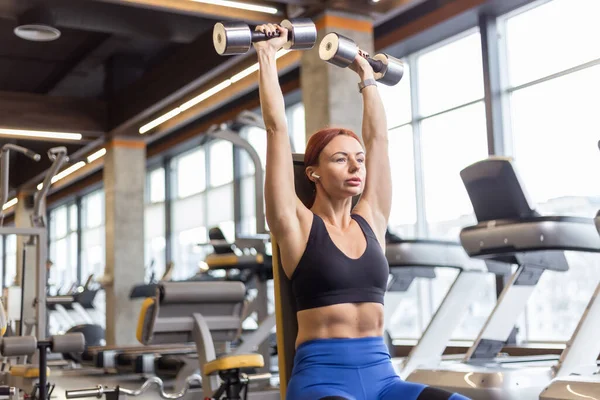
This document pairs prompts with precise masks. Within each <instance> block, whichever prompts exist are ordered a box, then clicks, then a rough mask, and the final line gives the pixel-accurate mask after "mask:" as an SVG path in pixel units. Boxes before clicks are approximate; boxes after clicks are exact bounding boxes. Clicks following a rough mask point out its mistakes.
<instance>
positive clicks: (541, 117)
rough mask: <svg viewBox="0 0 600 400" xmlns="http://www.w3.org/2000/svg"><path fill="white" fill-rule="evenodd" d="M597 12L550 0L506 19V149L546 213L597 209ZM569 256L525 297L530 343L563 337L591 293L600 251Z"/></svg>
mask: <svg viewBox="0 0 600 400" xmlns="http://www.w3.org/2000/svg"><path fill="white" fill-rule="evenodd" d="M599 14H600V2H598V1H596V0H577V1H572V0H553V1H548V2H544V3H541V4H540V5H538V6H536V7H533V8H529V9H525V10H519V11H517V12H515V13H513V14H510V15H507V16H506V17H504V18H502V19H501V20H500V21H501V24H500V26H501V28H502V29H503V33H504V35H503V36H504V38H505V40H504V41H503V42H502V44H503V45H504V48H503V50H504V53H506V55H507V57H506V60H504V61H505V65H506V82H505V87H504V97H505V99H506V102H505V103H506V104H507V105H508V109H507V110H506V113H507V117H508V118H507V119H508V120H509V121H510V124H507V126H506V127H505V131H506V138H507V142H508V143H509V146H507V147H508V149H507V150H508V152H509V153H510V154H511V155H512V156H513V157H514V159H515V163H516V166H517V168H518V171H519V173H520V175H521V178H522V180H523V182H524V185H525V186H526V188H527V190H528V193H529V195H530V197H531V199H532V201H533V202H534V205H535V207H536V208H537V210H538V211H539V212H541V213H542V214H559V215H575V216H583V217H593V216H594V215H595V214H596V212H597V211H598V209H600V195H599V194H600V179H598V176H599V175H600V152H599V151H598V146H597V142H598V129H597V127H598V126H599V125H600V117H599V116H598V108H599V106H600V91H598V88H599V87H600V65H599V64H600V63H599V61H600V47H599V46H595V45H584V44H583V43H586V42H589V39H590V38H593V37H600V25H599V24H598V23H597V15H599ZM556 21H561V22H560V24H561V29H558V30H557V29H556ZM532 26H535V29H530V28H531V27H532ZM578 43H579V44H581V45H577V44H578ZM558 54H559V55H560V56H557V55H558ZM568 259H569V261H570V263H571V265H570V270H569V271H568V272H565V273H559V272H548V273H546V274H544V275H543V276H542V279H541V280H540V282H539V284H538V287H537V288H536V291H535V293H534V294H533V296H532V299H531V300H530V302H529V304H528V307H527V311H526V313H525V324H524V326H522V329H525V332H522V333H523V336H522V337H524V338H526V339H527V340H529V341H564V340H567V339H568V338H569V337H570V335H571V334H572V332H573V330H574V329H575V326H576V325H577V322H578V321H579V319H580V317H581V314H582V312H583V310H584V308H585V307H586V305H587V303H588V301H589V299H590V297H591V294H592V292H593V290H594V288H595V286H596V283H597V282H598V279H599V278H600V262H599V260H598V257H596V256H593V255H582V254H569V255H568Z"/></svg>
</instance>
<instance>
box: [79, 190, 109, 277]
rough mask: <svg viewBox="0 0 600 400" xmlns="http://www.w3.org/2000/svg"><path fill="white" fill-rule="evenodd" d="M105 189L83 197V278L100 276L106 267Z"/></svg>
mask: <svg viewBox="0 0 600 400" xmlns="http://www.w3.org/2000/svg"><path fill="white" fill-rule="evenodd" d="M104 221H105V216H104V190H102V189H101V190H96V191H94V192H92V193H90V194H88V195H85V196H83V197H82V198H81V280H82V283H83V282H85V281H86V280H87V279H88V277H89V276H90V275H92V274H93V275H94V277H95V278H100V277H101V276H102V275H104V267H105V258H106V252H105V229H104V224H105V222H104Z"/></svg>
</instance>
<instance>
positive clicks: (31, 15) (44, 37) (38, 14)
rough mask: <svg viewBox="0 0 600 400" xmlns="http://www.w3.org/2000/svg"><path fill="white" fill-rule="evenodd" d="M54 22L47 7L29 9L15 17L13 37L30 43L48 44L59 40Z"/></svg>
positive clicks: (58, 31) (58, 33) (58, 32)
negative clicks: (15, 25)
mask: <svg viewBox="0 0 600 400" xmlns="http://www.w3.org/2000/svg"><path fill="white" fill-rule="evenodd" d="M55 26H56V20H55V18H54V15H53V13H52V11H51V10H50V9H48V8H47V7H42V6H40V7H33V8H29V9H28V10H27V11H25V12H24V13H22V14H20V15H19V16H18V17H17V27H16V28H15V29H14V31H13V32H14V33H15V35H17V36H18V37H20V38H21V39H24V40H30V41H32V42H50V41H53V40H56V39H58V38H60V30H58V29H57V28H56V27H55Z"/></svg>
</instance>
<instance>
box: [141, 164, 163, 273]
mask: <svg viewBox="0 0 600 400" xmlns="http://www.w3.org/2000/svg"><path fill="white" fill-rule="evenodd" d="M165 183H166V182H165V169H164V168H162V167H160V168H155V169H152V170H150V171H149V172H148V174H147V176H146V196H145V197H146V201H145V202H146V205H145V208H144V261H145V265H146V274H145V280H146V281H147V282H149V281H150V280H151V279H152V276H154V278H155V279H156V280H158V279H160V278H161V277H162V276H163V274H164V273H165V267H166V265H165V262H166V261H167V260H166V248H167V243H166V239H165V223H166V221H165V200H166V198H165Z"/></svg>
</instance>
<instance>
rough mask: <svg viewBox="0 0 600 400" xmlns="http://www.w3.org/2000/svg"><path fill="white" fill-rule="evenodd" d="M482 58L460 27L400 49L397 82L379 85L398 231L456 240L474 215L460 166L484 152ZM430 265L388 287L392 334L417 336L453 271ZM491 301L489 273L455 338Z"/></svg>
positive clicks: (474, 37) (476, 324) (476, 322)
mask: <svg viewBox="0 0 600 400" xmlns="http://www.w3.org/2000/svg"><path fill="white" fill-rule="evenodd" d="M450 59H460V60H461V62H460V63H448V62H447V60H450ZM481 60H482V57H481V43H480V35H479V32H478V31H471V32H466V33H464V34H462V35H460V36H459V37H455V38H451V39H449V40H447V41H445V42H443V43H440V44H438V45H435V46H433V47H432V48H428V49H424V50H422V51H420V52H419V53H416V54H413V55H409V56H407V57H406V58H405V65H406V67H405V71H406V72H405V74H404V77H403V79H402V81H401V82H400V84H398V85H396V86H394V87H386V86H383V85H380V87H379V88H380V89H379V90H380V93H381V95H382V98H383V100H384V104H385V106H386V114H387V120H388V128H389V129H390V131H389V138H390V145H389V148H390V162H391V165H392V179H393V203H392V204H393V207H392V212H391V215H390V221H389V228H390V230H391V231H392V232H394V233H396V234H398V235H400V236H401V237H404V238H414V237H424V238H434V239H445V240H451V241H457V240H458V235H459V232H460V230H461V228H462V227H464V226H466V225H470V224H473V223H474V222H475V218H474V215H473V208H472V206H471V203H470V201H469V198H468V196H467V193H466V191H465V189H464V186H463V183H462V181H461V179H460V171H461V170H462V169H463V168H464V167H466V166H467V165H469V164H471V163H473V162H475V161H479V160H481V159H484V158H486V157H487V154H488V148H487V136H486V121H485V108H484V103H483V96H484V90H483V72H482V61H481ZM415 155H417V156H415ZM435 272H436V275H437V277H436V278H435V279H433V280H423V279H417V280H415V281H414V282H413V284H412V286H411V287H410V288H409V290H408V291H407V292H406V293H395V292H390V293H388V294H387V296H386V326H387V329H388V330H389V332H390V334H391V336H392V337H393V338H413V339H416V338H419V337H420V336H421V333H422V332H423V330H424V329H425V328H426V327H427V324H428V323H429V321H430V320H431V318H432V316H433V314H434V313H435V311H436V310H437V308H438V306H439V305H440V303H441V302H442V300H443V299H444V296H445V294H446V292H447V291H448V289H449V288H450V286H451V285H452V282H453V281H454V280H455V279H456V276H457V271H455V270H449V269H444V268H436V271H435ZM494 302H495V285H494V276H493V275H490V276H489V277H488V280H487V284H486V285H485V286H484V287H483V288H481V297H480V298H479V301H478V302H477V303H476V304H473V305H471V306H470V308H469V312H468V315H467V316H466V317H465V318H464V320H463V321H462V324H461V325H460V327H459V328H458V329H457V331H456V332H454V338H455V339H473V338H475V337H476V335H477V333H478V331H479V329H480V328H481V326H482V325H483V323H484V322H485V318H486V317H487V314H489V312H490V311H491V309H492V307H493V305H494Z"/></svg>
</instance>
